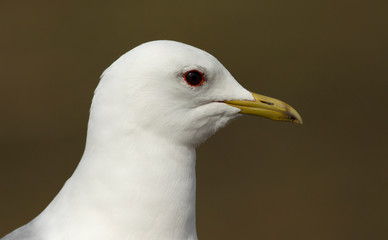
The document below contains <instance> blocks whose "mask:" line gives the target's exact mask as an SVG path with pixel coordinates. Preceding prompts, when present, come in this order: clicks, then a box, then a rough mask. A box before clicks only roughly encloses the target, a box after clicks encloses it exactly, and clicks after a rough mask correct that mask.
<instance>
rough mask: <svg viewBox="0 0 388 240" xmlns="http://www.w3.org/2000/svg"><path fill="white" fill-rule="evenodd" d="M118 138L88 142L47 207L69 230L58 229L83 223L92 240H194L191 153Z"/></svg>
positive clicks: (150, 140) (158, 142) (139, 138)
mask: <svg viewBox="0 0 388 240" xmlns="http://www.w3.org/2000/svg"><path fill="white" fill-rule="evenodd" d="M122 140H123V141H121V142H115V143H114V144H104V145H103V146H101V145H99V144H95V143H93V144H90V143H91V142H90V139H88V143H87V147H86V149H85V153H84V156H83V158H82V160H81V162H80V164H79V166H78V167H77V169H76V171H75V172H74V174H73V176H72V177H71V178H70V179H69V180H68V182H67V183H66V185H65V186H64V187H63V189H62V190H61V192H60V193H59V194H58V196H57V197H56V199H54V201H53V202H52V203H51V204H50V206H49V207H48V209H49V208H50V210H49V212H60V213H59V214H58V213H56V214H54V215H55V216H57V217H58V215H60V216H62V218H61V219H62V220H61V221H62V223H59V224H60V226H69V227H68V228H69V229H62V230H63V231H69V232H77V230H76V229H80V228H81V227H80V225H81V226H82V229H83V230H82V232H83V234H84V233H85V232H87V231H85V228H86V229H88V228H90V230H91V232H92V233H93V236H90V237H93V239H113V237H114V238H115V239H180V240H181V239H197V237H196V226H195V193H196V176H195V162H196V159H195V158H196V156H195V149H194V148H190V147H186V146H182V145H176V144H171V143H169V142H167V141H165V140H164V139H160V138H157V137H152V136H145V135H141V134H137V135H136V139H132V138H131V137H126V138H125V139H122ZM46 211H47V209H46ZM46 211H45V212H46ZM42 215H43V214H42ZM49 221H56V220H53V219H51V220H49ZM63 221H67V223H66V224H64V223H63ZM75 223H76V224H75ZM96 231H97V232H96ZM106 234H113V235H114V236H110V235H109V236H106ZM83 237H85V236H83ZM73 239H78V238H73Z"/></svg>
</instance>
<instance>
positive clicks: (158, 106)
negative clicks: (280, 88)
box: [2, 40, 302, 240]
mask: <svg viewBox="0 0 388 240" xmlns="http://www.w3.org/2000/svg"><path fill="white" fill-rule="evenodd" d="M242 114H250V115H257V116H262V117H266V118H269V119H273V120H278V121H288V122H294V123H299V124H301V123H302V119H301V117H300V115H299V114H298V113H297V111H296V110H295V109H294V108H292V107H291V106H289V105H288V104H286V103H284V102H282V101H280V100H277V99H274V98H270V97H266V96H262V95H259V94H256V93H252V92H250V91H248V90H246V89H245V88H243V87H242V86H241V85H240V84H239V83H238V82H237V81H236V80H235V79H234V78H233V76H232V75H231V74H230V73H229V72H228V70H227V69H226V68H225V67H224V66H223V65H222V64H221V63H220V62H219V61H218V60H217V59H216V58H215V57H213V56H212V55H210V54H209V53H207V52H205V51H203V50H200V49H198V48H195V47H193V46H190V45H187V44H184V43H180V42H175V41H168V40H159V41H152V42H147V43H144V44H142V45H140V46H137V47H135V48H134V49H132V50H130V51H129V52H127V53H126V54H124V55H123V56H121V57H120V58H119V59H118V60H116V61H115V62H114V63H113V64H112V65H111V66H110V67H109V68H107V69H106V70H105V71H104V72H103V74H102V76H101V79H100V82H99V84H98V86H97V88H96V90H95V92H94V97H93V100H92V105H91V108H90V116H89V122H88V131H87V138H86V146H85V151H84V154H83V156H82V159H81V161H80V163H79V165H78V166H77V168H76V170H75V172H74V173H73V175H72V176H71V177H70V178H69V179H68V180H67V181H66V183H65V184H64V186H63V188H62V189H61V190H60V192H59V193H58V194H57V196H56V197H55V198H54V200H53V201H52V202H51V203H50V204H49V205H48V206H47V207H46V209H45V210H44V211H43V212H42V213H40V214H39V215H38V216H37V217H36V218H34V219H33V220H32V221H31V222H29V223H27V224H26V225H24V226H22V227H20V228H18V229H16V230H15V231H13V232H11V233H9V234H8V235H6V236H5V237H3V238H2V240H70V239H71V240H124V239H125V240H151V239H152V240H156V239H158V240H159V239H160V240H164V239H165V240H167V239H168V240H196V239H198V238H197V232H196V217H195V198H196V195H195V194H196V175H195V164H196V152H195V149H196V147H197V146H199V145H200V144H201V143H203V142H204V141H205V140H206V139H207V138H209V137H210V136H211V135H213V134H214V133H215V132H216V131H217V130H219V129H220V128H222V127H224V126H225V125H226V124H227V123H229V122H230V121H231V120H233V119H235V118H236V117H238V116H241V115H242Z"/></svg>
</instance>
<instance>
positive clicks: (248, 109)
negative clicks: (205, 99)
mask: <svg viewBox="0 0 388 240" xmlns="http://www.w3.org/2000/svg"><path fill="white" fill-rule="evenodd" d="M251 93H252V92H251ZM252 95H253V97H254V98H255V100H253V101H246V100H244V101H243V100H232V101H224V103H226V104H228V105H230V106H232V107H236V108H239V109H241V113H244V114H250V115H256V116H262V117H265V118H269V119H272V120H276V121H286V122H294V123H298V124H302V123H303V121H302V118H301V117H300V115H299V113H298V112H297V111H296V110H295V109H294V108H293V107H291V106H290V105H288V104H287V103H284V102H282V101H280V100H277V99H275V98H271V97H266V96H263V95H260V94H257V93H252Z"/></svg>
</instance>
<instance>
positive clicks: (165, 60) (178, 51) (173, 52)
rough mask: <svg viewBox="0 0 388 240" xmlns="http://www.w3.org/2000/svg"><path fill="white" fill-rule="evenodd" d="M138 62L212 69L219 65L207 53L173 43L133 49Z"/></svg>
mask: <svg viewBox="0 0 388 240" xmlns="http://www.w3.org/2000/svg"><path fill="white" fill-rule="evenodd" d="M133 55H134V57H136V58H137V60H138V61H142V62H143V63H147V64H148V65H151V64H152V65H153V66H154V67H156V66H163V67H168V66H170V67H188V66H191V65H192V66H202V67H203V68H212V67H216V66H217V65H220V63H219V62H218V60H217V59H216V58H215V57H213V56H212V55H210V54H209V53H207V52H205V51H203V50H201V49H198V48H195V47H193V46H190V45H187V44H183V43H178V42H174V41H154V42H149V43H146V44H143V45H140V46H139V47H137V48H135V49H133Z"/></svg>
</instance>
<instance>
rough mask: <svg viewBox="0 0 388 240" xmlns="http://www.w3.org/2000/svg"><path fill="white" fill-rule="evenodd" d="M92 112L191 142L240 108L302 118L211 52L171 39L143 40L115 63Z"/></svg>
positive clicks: (293, 119) (120, 123) (292, 119)
mask: <svg viewBox="0 0 388 240" xmlns="http://www.w3.org/2000/svg"><path fill="white" fill-rule="evenodd" d="M102 99H104V100H102ZM102 104H104V105H105V106H100V105H102ZM108 105H109V106H108ZM93 111H96V112H97V113H100V114H99V115H100V116H99V117H98V118H105V119H108V120H106V121H104V122H107V121H108V122H111V123H112V124H114V125H115V126H120V127H121V128H123V131H124V132H125V130H126V129H127V130H128V132H130V131H133V129H134V128H140V129H143V130H145V131H150V132H152V133H155V134H159V135H160V136H161V137H164V138H167V139H169V140H172V141H175V142H179V143H182V144H187V145H193V146H196V145H198V144H200V143H201V142H203V141H204V140H206V139H207V138H208V137H209V136H211V135H212V134H214V133H215V132H216V131H217V130H218V129H220V128H221V127H223V126H225V125H226V124H227V123H229V122H230V121H231V120H232V119H234V118H236V117H237V116H239V115H241V113H245V114H252V115H258V116H263V117H267V118H271V119H274V120H280V121H290V122H297V123H301V122H302V120H301V118H300V116H299V114H298V113H297V112H296V111H295V110H294V109H293V108H292V107H290V106H289V105H287V104H285V103H283V102H281V101H279V100H276V99H273V98H269V97H264V96H261V95H258V94H254V93H251V92H249V91H247V90H246V89H245V88H243V87H242V86H241V85H240V84H239V83H238V82H237V81H236V80H235V79H234V78H233V76H232V75H231V74H230V73H229V72H228V70H227V69H226V68H225V67H224V66H223V65H222V64H221V63H220V62H219V61H218V60H217V59H216V58H214V57H213V56H212V55H210V54H208V53H206V52H204V51H202V50H200V49H197V48H194V47H192V46H189V45H186V44H182V43H178V42H173V41H155V42H149V43H146V44H143V45H140V46H139V47H137V48H134V49H133V50H131V51H129V52H128V53H126V54H125V55H123V56H122V57H121V58H119V60H117V61H116V62H115V63H114V64H112V66H110V67H109V68H108V69H107V70H106V71H105V72H104V74H103V76H102V79H101V82H100V84H99V87H98V88H97V90H96V94H95V98H94V100H93V107H92V113H93ZM91 115H92V114H91ZM101 115H103V116H101Z"/></svg>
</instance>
